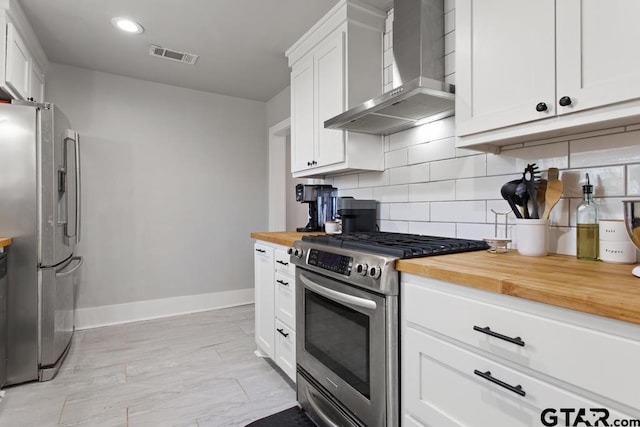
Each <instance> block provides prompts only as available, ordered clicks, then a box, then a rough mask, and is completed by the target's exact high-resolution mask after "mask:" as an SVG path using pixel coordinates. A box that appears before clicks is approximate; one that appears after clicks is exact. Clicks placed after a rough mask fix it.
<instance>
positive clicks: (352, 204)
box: [337, 197, 378, 233]
mask: <svg viewBox="0 0 640 427" xmlns="http://www.w3.org/2000/svg"><path fill="white" fill-rule="evenodd" d="M337 205H338V207H337V211H338V216H339V217H340V219H341V221H342V232H343V233H358V232H363V231H365V232H367V231H376V230H377V229H378V224H377V223H376V216H377V215H376V214H377V212H378V202H376V201H375V200H360V199H354V198H353V197H338V203H337Z"/></svg>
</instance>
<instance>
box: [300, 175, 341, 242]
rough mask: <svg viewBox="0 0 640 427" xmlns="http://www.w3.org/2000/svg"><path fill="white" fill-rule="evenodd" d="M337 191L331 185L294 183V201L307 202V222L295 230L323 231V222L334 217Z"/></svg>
mask: <svg viewBox="0 0 640 427" xmlns="http://www.w3.org/2000/svg"><path fill="white" fill-rule="evenodd" d="M337 192H338V189H337V188H334V187H333V186H331V185H319V184H315V185H306V184H298V185H296V201H298V202H300V203H308V204H309V222H308V223H307V225H306V226H304V227H300V228H296V231H324V223H325V222H326V221H333V220H334V219H335V217H336V199H337V198H338V197H337Z"/></svg>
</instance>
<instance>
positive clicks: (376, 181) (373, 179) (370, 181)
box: [358, 169, 389, 188]
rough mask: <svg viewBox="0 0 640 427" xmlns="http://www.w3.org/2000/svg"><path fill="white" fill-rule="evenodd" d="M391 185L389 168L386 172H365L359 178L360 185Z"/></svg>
mask: <svg viewBox="0 0 640 427" xmlns="http://www.w3.org/2000/svg"><path fill="white" fill-rule="evenodd" d="M383 185H389V170H388V169H387V170H385V171H384V172H364V173H361V174H360V176H359V178H358V186H359V187H361V188H364V187H380V186H383Z"/></svg>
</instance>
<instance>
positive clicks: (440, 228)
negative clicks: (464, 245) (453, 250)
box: [408, 222, 456, 237]
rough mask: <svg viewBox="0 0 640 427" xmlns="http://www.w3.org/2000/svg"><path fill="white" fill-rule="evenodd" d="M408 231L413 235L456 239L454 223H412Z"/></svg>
mask: <svg viewBox="0 0 640 427" xmlns="http://www.w3.org/2000/svg"><path fill="white" fill-rule="evenodd" d="M408 229H409V233H413V234H422V235H426V236H441V237H456V224H455V223H453V222H410V223H409V227H408Z"/></svg>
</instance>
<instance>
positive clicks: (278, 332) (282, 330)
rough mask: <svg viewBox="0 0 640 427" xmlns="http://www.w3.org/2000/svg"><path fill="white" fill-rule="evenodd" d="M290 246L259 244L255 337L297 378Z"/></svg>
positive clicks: (265, 351)
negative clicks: (288, 251)
mask: <svg viewBox="0 0 640 427" xmlns="http://www.w3.org/2000/svg"><path fill="white" fill-rule="evenodd" d="M287 250H288V248H287V247H285V246H282V245H276V244H271V243H263V242H259V243H256V244H255V255H254V258H255V261H254V264H255V288H256V289H255V295H256V299H255V310H256V314H255V316H256V332H255V337H256V345H257V346H258V349H259V350H261V351H262V352H263V353H264V354H265V355H267V356H268V357H270V358H271V359H272V360H273V361H274V362H275V363H276V364H277V365H278V366H279V367H280V369H282V371H283V372H285V373H286V374H287V375H288V376H289V377H290V378H291V380H292V381H294V382H295V378H296V334H295V327H296V309H295V295H296V287H295V285H296V284H295V266H294V265H293V264H291V262H290V261H289V254H288V253H287Z"/></svg>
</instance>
